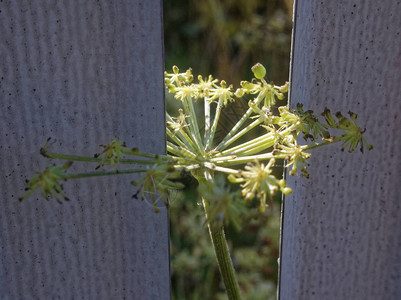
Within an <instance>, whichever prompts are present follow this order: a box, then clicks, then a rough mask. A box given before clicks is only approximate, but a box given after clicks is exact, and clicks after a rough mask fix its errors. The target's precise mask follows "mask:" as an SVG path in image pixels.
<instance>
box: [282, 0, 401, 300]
mask: <svg viewBox="0 0 401 300" xmlns="http://www.w3.org/2000/svg"><path fill="white" fill-rule="evenodd" d="M400 12H401V2H400V1H396V0H385V1H380V2H377V1H297V2H296V8H295V16H294V19H295V27H294V44H293V53H292V69H291V73H292V75H291V103H292V104H291V105H292V106H293V107H295V105H296V103H298V102H299V103H303V104H304V108H305V109H312V110H314V111H316V112H322V111H323V110H324V108H325V107H328V108H330V109H332V111H334V112H336V111H342V112H344V113H346V112H347V111H348V110H351V111H354V112H356V113H357V114H358V120H359V123H360V125H361V126H362V128H363V127H366V129H367V131H366V138H367V140H368V141H369V142H370V143H372V144H373V145H374V149H373V150H372V151H370V152H365V153H364V154H361V153H359V152H355V153H352V154H349V153H343V152H341V151H340V150H339V149H340V145H331V146H329V147H327V148H325V149H316V150H314V151H313V154H312V158H311V164H310V167H309V173H310V178H309V179H304V178H300V177H291V176H288V177H287V178H288V184H289V185H290V186H292V187H293V188H294V193H293V194H292V195H289V196H287V197H286V199H285V202H284V212H283V218H284V219H283V229H282V232H283V237H282V253H281V276H280V288H279V295H280V299H281V300H287V299H307V300H312V299H325V300H330V299H353V300H358V299H388V300H390V299H393V300H396V299H401V250H400V249H401V207H400V206H401V201H400V200H401V199H400V195H401V185H400V181H401V138H400V137H401V116H400V113H401V84H400V83H401V17H400Z"/></svg>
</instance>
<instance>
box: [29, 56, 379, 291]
mask: <svg viewBox="0 0 401 300" xmlns="http://www.w3.org/2000/svg"><path fill="white" fill-rule="evenodd" d="M252 71H253V74H254V76H255V78H254V79H253V80H252V81H250V82H249V81H242V82H241V83H240V88H238V89H237V90H236V91H234V90H233V88H232V86H231V85H228V84H227V83H226V82H225V81H223V80H222V81H219V80H217V79H214V78H213V77H212V76H209V77H205V78H204V77H202V76H198V78H197V82H194V76H193V74H192V71H191V69H188V70H187V71H185V72H180V70H179V69H178V68H177V67H173V70H172V73H168V72H166V73H165V84H166V88H167V89H168V91H169V92H170V93H172V94H174V97H175V98H176V99H177V100H178V101H179V102H180V104H181V108H180V109H179V110H178V115H176V116H171V115H170V114H168V113H166V134H167V152H168V154H167V155H159V154H151V153H144V152H141V151H140V150H139V149H137V148H129V147H127V146H126V145H125V143H123V142H121V141H119V140H113V141H112V142H111V143H110V144H109V145H102V147H103V151H102V152H101V153H99V154H95V156H94V157H85V156H77V155H67V154H60V153H54V152H50V151H49V150H48V147H47V145H48V142H46V144H45V146H43V147H42V149H41V154H42V155H43V156H45V157H47V158H55V159H63V160H66V161H67V163H65V164H64V165H62V166H61V167H56V166H50V167H48V168H46V170H45V171H44V172H43V173H38V174H36V175H35V176H34V177H33V178H32V179H31V180H30V181H28V182H27V192H26V194H25V195H24V196H23V197H22V198H21V200H23V199H26V198H27V197H28V196H29V195H31V194H32V193H33V192H34V191H35V190H36V189H40V190H41V192H42V195H43V196H44V197H47V196H51V197H53V198H55V199H56V200H57V201H59V202H60V203H61V200H60V198H59V196H61V198H63V199H64V200H68V198H67V197H66V196H65V194H64V192H63V190H62V185H61V184H60V181H61V180H68V179H74V178H82V177H90V176H104V175H117V174H132V173H141V174H142V177H141V178H140V179H139V180H136V181H133V182H132V184H133V185H135V186H137V187H138V189H137V192H136V194H135V195H134V196H135V197H138V196H140V197H141V198H142V199H144V198H145V197H146V195H148V194H149V195H150V198H151V200H152V203H153V205H154V208H155V210H156V211H158V208H157V203H156V202H157V197H156V195H158V196H160V197H161V198H162V199H163V200H164V201H165V202H166V203H167V197H168V193H169V192H170V191H171V190H174V189H182V188H184V187H185V184H184V183H183V182H182V181H181V177H182V172H183V171H186V172H189V173H190V174H191V176H193V177H194V178H195V179H196V180H197V181H198V182H199V195H200V197H201V199H202V205H203V208H204V211H205V216H206V221H207V225H208V227H209V233H210V237H211V239H212V241H213V246H214V249H215V253H216V257H217V261H218V264H219V268H220V271H221V274H222V277H223V281H224V284H225V286H226V290H227V294H228V296H229V299H240V292H239V287H238V283H237V280H236V276H235V271H234V268H233V264H232V261H231V259H230V255H229V251H228V247H227V243H226V240H225V236H224V226H225V225H227V224H228V223H229V222H231V223H232V224H234V225H235V226H237V227H238V226H240V215H241V211H242V210H243V209H244V207H245V206H244V204H246V202H249V201H251V200H253V201H257V202H258V207H259V210H260V211H261V212H263V211H265V209H266V206H267V203H268V201H269V198H271V197H272V196H273V195H275V194H276V193H278V192H281V193H283V194H288V193H291V191H292V190H291V188H290V187H288V186H287V185H286V182H285V181H284V179H281V178H277V177H276V176H275V175H274V173H273V172H272V171H273V167H274V166H275V164H276V162H277V161H280V160H281V161H286V164H285V167H286V168H290V171H289V173H290V174H291V175H295V174H298V173H299V174H301V175H303V176H306V177H307V176H308V173H307V170H306V167H307V160H308V159H309V157H310V156H311V154H310V152H309V150H311V149H313V148H317V147H320V146H323V145H326V144H329V143H334V142H342V143H343V145H342V150H345V149H348V150H349V151H350V152H352V151H354V150H355V149H356V148H357V147H358V146H359V147H360V150H361V151H363V150H364V147H367V148H368V149H371V148H372V146H371V145H369V144H367V143H366V141H365V139H364V137H363V132H364V130H362V129H361V128H360V127H359V126H358V124H357V122H356V119H357V116H356V114H355V113H352V112H350V113H349V115H350V117H349V118H347V117H345V116H343V115H342V114H341V113H336V114H335V117H334V116H333V115H332V113H331V112H330V111H329V110H328V109H326V110H325V111H324V112H323V113H322V116H323V118H321V119H319V117H320V116H319V115H315V114H314V113H313V112H312V111H310V110H308V111H304V109H303V107H302V105H298V106H297V110H290V109H289V108H288V107H287V106H279V107H276V103H277V101H281V100H283V99H284V94H285V93H286V92H287V91H288V87H289V85H288V83H286V84H284V85H282V86H277V85H274V84H273V83H268V82H267V81H266V80H265V75H266V70H265V68H264V67H263V66H262V65H261V64H259V63H258V64H256V65H255V66H253V67H252ZM242 99H248V100H249V101H248V109H247V110H246V112H245V113H244V114H243V116H242V117H241V118H240V119H239V120H238V122H237V123H236V124H235V125H234V126H233V127H232V128H231V130H230V131H229V132H228V133H227V134H226V135H225V136H224V137H223V138H220V139H219V138H217V136H216V130H217V128H218V124H219V120H220V116H221V112H222V110H223V109H224V108H225V107H226V106H228V105H229V103H230V102H233V101H241V100H242ZM199 101H202V102H203V111H202V114H201V117H200V114H197V113H196V109H195V107H196V106H195V102H199ZM260 127H261V128H263V131H264V132H265V133H264V134H262V135H260V136H257V137H251V138H248V139H245V140H244V137H246V136H247V134H248V133H249V132H251V131H254V130H255V129H256V128H260ZM332 129H335V130H336V132H340V134H339V135H333V134H332ZM300 136H303V138H304V140H305V143H304V144H301V139H300ZM306 141H309V142H308V143H307V142H306ZM72 161H86V162H97V163H98V164H99V165H98V167H97V168H96V169H98V168H100V167H103V166H105V165H110V166H111V167H112V169H111V170H97V171H93V172H87V173H78V174H72V173H67V170H68V168H69V167H70V165H71V162H72ZM121 164H130V165H134V166H136V167H135V168H132V169H127V168H120V165H121ZM218 174H223V175H225V176H217V175H218ZM226 179H227V180H228V182H230V183H232V184H238V185H239V187H240V190H241V191H240V193H239V194H238V193H235V192H232V191H231V190H230V188H229V185H228V184H227V181H226Z"/></svg>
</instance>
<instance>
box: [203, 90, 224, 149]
mask: <svg viewBox="0 0 401 300" xmlns="http://www.w3.org/2000/svg"><path fill="white" fill-rule="evenodd" d="M222 107H223V99H222V98H221V97H220V99H219V102H218V103H217V107H216V112H215V114H214V120H213V125H212V128H211V129H210V135H209V136H208V139H207V141H206V147H205V149H206V150H208V149H209V148H210V147H211V145H212V143H213V139H214V135H215V133H216V129H217V124H218V123H219V119H220V114H221V109H222Z"/></svg>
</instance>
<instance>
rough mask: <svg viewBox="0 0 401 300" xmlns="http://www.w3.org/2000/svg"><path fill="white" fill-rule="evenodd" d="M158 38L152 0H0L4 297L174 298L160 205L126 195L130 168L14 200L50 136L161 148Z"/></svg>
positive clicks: (65, 142)
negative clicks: (62, 197) (46, 195)
mask: <svg viewBox="0 0 401 300" xmlns="http://www.w3.org/2000/svg"><path fill="white" fill-rule="evenodd" d="M162 37H163V34H162V7H161V1H158V0H152V1H141V0H137V1H128V0H123V1H106V0H101V1H93V0H89V1H61V0H56V1H45V0H31V1H7V0H5V1H0V101H1V105H2V107H1V110H0V128H1V133H0V161H1V165H0V169H1V180H0V189H1V190H0V193H1V194H0V195H1V201H0V203H1V209H0V245H1V247H0V298H1V299H141V300H142V299H169V298H170V283H169V282H170V280H169V248H168V218H167V211H166V209H162V211H161V212H160V213H159V214H156V213H154V212H153V208H152V206H151V205H150V204H149V203H147V202H146V201H144V202H142V201H140V200H135V199H132V195H133V194H134V193H135V190H134V188H133V187H132V186H130V181H131V180H132V179H133V177H132V176H129V175H124V176H121V177H118V178H96V179H87V180H82V181H80V182H78V183H77V182H73V181H69V182H66V183H65V184H64V186H65V190H66V193H67V195H68V196H69V198H70V199H71V201H70V202H68V203H65V204H64V205H59V204H58V203H56V201H54V200H51V201H49V202H47V201H45V200H44V199H42V198H41V197H40V195H39V194H38V193H36V194H35V195H33V196H32V197H30V198H29V199H27V200H26V201H25V202H23V203H19V202H18V200H17V199H18V197H20V196H21V195H22V194H23V193H24V190H23V189H24V187H25V179H27V178H29V177H31V176H32V175H33V171H34V170H37V171H39V170H43V168H44V167H45V166H46V165H47V164H48V163H49V162H48V161H47V160H46V159H44V158H42V157H40V155H39V148H40V147H41V146H42V145H43V143H44V142H45V141H46V139H47V138H48V137H52V138H53V140H56V143H55V144H54V145H52V150H54V151H61V150H62V151H63V152H66V153H71V152H72V153H80V154H82V155H93V154H94V153H96V152H99V150H100V148H99V147H98V145H100V144H107V143H109V142H110V141H111V140H112V139H113V138H116V137H117V138H119V139H121V140H123V141H125V142H126V143H127V144H128V145H132V146H138V147H139V148H140V149H141V150H144V151H152V152H159V153H163V152H164V151H165V133H164V130H165V124H164V88H163V69H164V62H163V40H162ZM54 163H60V162H57V161H54ZM78 165H79V164H78V163H75V164H74V165H73V167H72V168H74V169H75V170H81V169H80V167H79V166H78ZM95 166H96V165H93V168H94V167H95ZM93 168H90V169H89V170H93Z"/></svg>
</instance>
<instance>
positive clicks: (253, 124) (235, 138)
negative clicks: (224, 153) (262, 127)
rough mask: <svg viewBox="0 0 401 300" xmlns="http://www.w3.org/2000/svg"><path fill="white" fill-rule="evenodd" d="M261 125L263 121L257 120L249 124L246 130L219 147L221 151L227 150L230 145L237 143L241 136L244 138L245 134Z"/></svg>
mask: <svg viewBox="0 0 401 300" xmlns="http://www.w3.org/2000/svg"><path fill="white" fill-rule="evenodd" d="M260 123H262V121H261V120H256V121H253V122H252V123H251V124H249V125H248V126H247V127H245V128H244V129H242V130H241V131H240V132H238V133H237V134H236V135H234V136H232V137H231V138H230V139H228V140H227V141H226V142H225V143H224V144H223V145H221V146H220V145H219V150H224V149H225V148H227V147H228V146H229V145H230V144H232V143H233V142H235V141H236V140H237V139H239V138H240V137H241V136H243V135H244V134H245V133H247V132H249V131H250V130H251V129H253V128H254V127H256V126H257V125H259V124H260Z"/></svg>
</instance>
